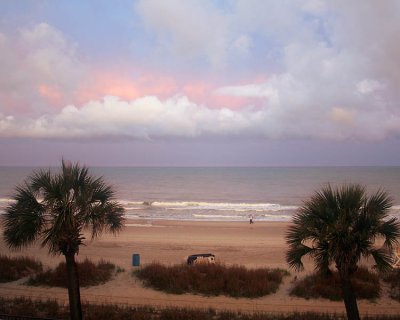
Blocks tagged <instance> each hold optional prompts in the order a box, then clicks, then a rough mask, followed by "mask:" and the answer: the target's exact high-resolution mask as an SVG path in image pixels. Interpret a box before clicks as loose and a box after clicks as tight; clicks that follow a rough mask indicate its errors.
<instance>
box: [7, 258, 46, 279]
mask: <svg viewBox="0 0 400 320" xmlns="http://www.w3.org/2000/svg"><path fill="white" fill-rule="evenodd" d="M42 270H43V266H42V263H41V262H40V261H38V260H36V259H33V258H30V257H8V256H5V255H0V282H10V281H15V280H18V279H21V278H24V277H27V276H29V275H32V274H34V273H36V272H40V271H42Z"/></svg>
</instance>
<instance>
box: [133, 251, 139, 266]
mask: <svg viewBox="0 0 400 320" xmlns="http://www.w3.org/2000/svg"><path fill="white" fill-rule="evenodd" d="M132 266H134V267H139V266H140V254H138V253H134V254H133V255H132Z"/></svg>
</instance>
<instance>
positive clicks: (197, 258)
mask: <svg viewBox="0 0 400 320" xmlns="http://www.w3.org/2000/svg"><path fill="white" fill-rule="evenodd" d="M198 263H204V264H214V263H215V255H213V254H212V253H201V254H192V255H190V256H188V258H187V264H188V265H193V264H198Z"/></svg>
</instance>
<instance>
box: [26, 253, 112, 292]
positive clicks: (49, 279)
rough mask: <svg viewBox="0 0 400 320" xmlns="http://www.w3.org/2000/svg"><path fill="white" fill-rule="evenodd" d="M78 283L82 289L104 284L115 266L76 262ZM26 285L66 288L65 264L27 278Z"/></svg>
mask: <svg viewBox="0 0 400 320" xmlns="http://www.w3.org/2000/svg"><path fill="white" fill-rule="evenodd" d="M77 266H78V272H79V283H80V285H81V286H82V287H89V286H96V285H99V284H102V283H105V282H107V281H109V280H111V278H112V277H113V275H114V273H115V270H116V266H115V265H114V264H112V263H111V262H107V261H103V260H101V261H100V262H98V263H97V264H96V263H94V262H92V261H90V260H88V259H85V260H84V261H83V262H78V263H77ZM26 284H28V285H32V286H41V285H44V286H50V287H64V288H67V286H68V284H67V269H66V264H65V262H61V263H60V264H59V265H58V266H57V267H56V268H54V269H48V270H46V271H43V272H40V273H38V274H36V275H34V276H32V277H30V278H29V280H28V281H27V283H26Z"/></svg>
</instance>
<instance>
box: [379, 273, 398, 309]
mask: <svg viewBox="0 0 400 320" xmlns="http://www.w3.org/2000/svg"><path fill="white" fill-rule="evenodd" d="M382 280H383V281H385V282H386V283H388V284H389V288H390V291H389V295H390V297H391V298H392V299H394V300H397V301H399V302H400V269H393V270H392V271H390V272H389V273H387V274H384V275H383V276H382Z"/></svg>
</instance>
